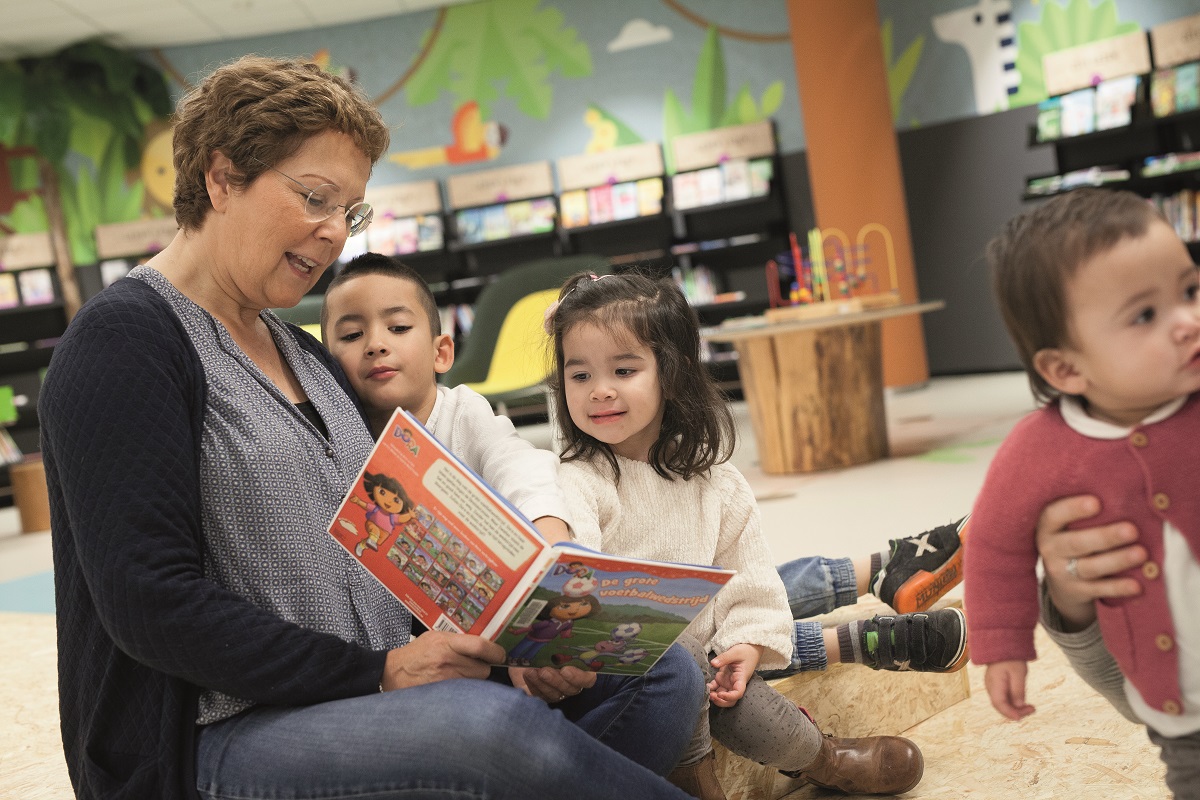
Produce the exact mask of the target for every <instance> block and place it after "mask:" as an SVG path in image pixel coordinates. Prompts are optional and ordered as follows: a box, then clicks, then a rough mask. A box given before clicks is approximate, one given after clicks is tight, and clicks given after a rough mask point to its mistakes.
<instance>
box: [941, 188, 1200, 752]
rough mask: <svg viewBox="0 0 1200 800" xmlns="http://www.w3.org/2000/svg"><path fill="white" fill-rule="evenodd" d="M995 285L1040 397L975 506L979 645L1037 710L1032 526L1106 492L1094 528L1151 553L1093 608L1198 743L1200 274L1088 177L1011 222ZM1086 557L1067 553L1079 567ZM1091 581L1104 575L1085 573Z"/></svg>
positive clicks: (1015, 711)
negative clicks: (1069, 502) (1116, 527)
mask: <svg viewBox="0 0 1200 800" xmlns="http://www.w3.org/2000/svg"><path fill="white" fill-rule="evenodd" d="M988 261H989V264H990V266H991V268H992V269H993V271H994V281H995V289H996V294H997V297H998V299H999V303H1000V307H1001V311H1002V313H1003V315H1004V321H1005V324H1006V325H1007V327H1008V331H1009V333H1010V334H1011V336H1012V338H1013V340H1014V342H1015V343H1016V346H1017V350H1018V353H1019V354H1020V357H1021V360H1022V362H1023V363H1024V365H1025V369H1026V371H1027V372H1028V374H1029V379H1030V382H1031V384H1032V387H1033V392H1034V395H1035V396H1036V398H1037V399H1038V400H1039V401H1040V402H1041V403H1042V407H1041V408H1040V409H1039V410H1037V411H1035V412H1033V413H1032V414H1030V415H1029V416H1027V417H1025V418H1024V419H1023V420H1021V421H1020V422H1019V423H1018V424H1017V426H1016V427H1015V428H1014V429H1013V431H1012V433H1011V434H1010V435H1009V436H1008V438H1007V439H1006V440H1005V441H1004V444H1003V445H1002V446H1001V447H1000V450H999V451H998V452H997V454H996V457H995V459H994V460H993V462H992V464H991V467H990V469H989V471H988V474H987V478H986V480H985V482H984V486H983V489H982V491H981V493H980V495H979V497H978V499H977V500H976V504H975V509H974V511H973V513H972V515H971V536H970V537H969V538H968V539H967V541H966V543H965V549H966V552H965V570H966V578H965V580H964V588H965V593H966V610H967V624H968V635H969V637H970V641H971V650H972V653H971V657H972V659H973V660H974V661H975V662H976V663H980V664H986V665H987V671H986V676H985V684H986V687H987V691H988V696H989V698H990V699H991V701H992V705H993V706H995V708H996V709H997V710H998V711H999V712H1000V713H1001V714H1003V715H1005V716H1006V717H1009V718H1011V719H1021V718H1022V717H1025V716H1027V715H1029V714H1032V713H1033V711H1034V709H1033V706H1031V705H1029V704H1028V703H1027V702H1026V699H1025V679H1026V662H1028V661H1031V660H1033V659H1034V658H1035V656H1036V654H1035V652H1034V647H1033V628H1034V626H1035V624H1036V623H1037V620H1038V612H1039V596H1038V580H1037V575H1036V566H1037V550H1036V547H1035V544H1034V533H1035V530H1036V527H1037V519H1038V514H1039V513H1040V512H1041V510H1042V508H1044V507H1045V506H1046V505H1047V504H1048V503H1050V502H1051V501H1053V500H1056V499H1059V498H1063V497H1069V496H1072V495H1079V494H1094V495H1096V496H1098V497H1099V498H1100V499H1101V504H1102V511H1101V512H1100V515H1099V516H1097V517H1095V518H1093V519H1091V520H1088V521H1087V523H1086V524H1087V526H1089V527H1091V526H1095V525H1102V524H1105V523H1108V522H1115V521H1119V520H1130V521H1131V522H1133V523H1134V524H1135V525H1137V527H1138V530H1139V532H1140V542H1141V544H1142V545H1144V546H1145V547H1146V549H1147V551H1148V552H1149V554H1150V558H1149V560H1147V562H1146V563H1145V564H1143V565H1141V566H1139V567H1137V568H1136V570H1133V571H1132V577H1134V578H1136V579H1137V580H1138V581H1139V582H1140V583H1141V585H1142V592H1141V594H1140V595H1139V596H1137V597H1131V598H1125V599H1120V600H1104V601H1100V602H1099V603H1097V604H1096V611H1097V615H1096V616H1097V619H1098V621H1099V630H1100V633H1101V634H1102V635H1103V639H1104V643H1105V645H1106V646H1107V648H1108V649H1109V650H1110V651H1111V653H1112V655H1113V656H1114V658H1115V659H1116V662H1117V665H1118V666H1119V667H1120V669H1121V673H1122V674H1123V675H1124V688H1125V694H1126V696H1127V697H1128V699H1129V703H1130V706H1131V707H1132V709H1133V712H1134V714H1135V715H1136V716H1137V717H1138V718H1139V719H1140V720H1141V721H1143V722H1145V723H1146V724H1147V725H1148V726H1150V728H1151V729H1153V730H1154V731H1157V732H1158V733H1159V734H1161V735H1163V736H1165V737H1175V738H1178V737H1192V742H1193V744H1192V745H1190V746H1191V747H1193V748H1194V747H1196V746H1197V744H1200V738H1198V737H1200V733H1197V732H1198V731H1200V627H1197V626H1196V625H1195V624H1194V623H1189V622H1187V621H1188V620H1194V619H1196V617H1197V615H1198V614H1200V562H1198V558H1197V554H1200V492H1198V491H1197V486H1200V459H1198V458H1197V457H1196V445H1197V443H1198V442H1200V397H1198V396H1197V395H1195V394H1194V393H1195V392H1196V391H1197V390H1200V302H1198V298H1197V292H1198V288H1200V281H1198V279H1197V270H1196V266H1195V264H1193V263H1192V258H1191V256H1190V255H1189V253H1188V249H1187V247H1186V246H1185V245H1184V243H1183V242H1182V241H1181V240H1180V238H1179V237H1178V236H1177V235H1176V233H1175V231H1174V229H1173V228H1172V227H1171V226H1170V225H1169V224H1168V223H1167V222H1166V220H1165V219H1164V218H1163V217H1162V216H1161V215H1160V214H1159V213H1158V211H1157V210H1155V208H1154V207H1153V206H1152V205H1150V204H1149V203H1148V202H1147V201H1146V200H1145V199H1144V198H1142V197H1139V196H1138V195H1135V194H1132V193H1130V192H1125V191H1116V192H1114V191H1110V190H1107V189H1080V190H1076V191H1073V192H1069V193H1067V194H1065V195H1062V196H1059V197H1057V198H1055V199H1053V200H1051V201H1049V202H1048V203H1046V204H1045V205H1043V206H1041V207H1039V208H1037V209H1036V210H1034V211H1031V212H1029V213H1026V214H1022V215H1021V216H1019V217H1017V218H1015V219H1013V220H1012V221H1010V222H1009V223H1008V224H1007V226H1006V227H1005V228H1004V230H1003V231H1002V232H1001V233H1000V235H999V236H997V237H996V238H995V239H994V240H993V241H992V242H991V244H990V245H989V246H988ZM1075 567H1076V562H1075V561H1072V562H1070V563H1069V564H1068V572H1070V573H1071V575H1072V577H1073V579H1079V577H1080V576H1079V575H1078V572H1077V570H1076V568H1075ZM1089 577H1090V576H1089Z"/></svg>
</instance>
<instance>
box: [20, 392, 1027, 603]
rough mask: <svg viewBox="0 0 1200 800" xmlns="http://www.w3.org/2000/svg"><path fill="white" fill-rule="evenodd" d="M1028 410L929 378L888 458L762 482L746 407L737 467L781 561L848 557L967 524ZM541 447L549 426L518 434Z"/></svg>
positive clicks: (912, 395)
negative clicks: (996, 457)
mask: <svg viewBox="0 0 1200 800" xmlns="http://www.w3.org/2000/svg"><path fill="white" fill-rule="evenodd" d="M1032 408H1033V402H1032V399H1031V396H1030V393H1029V388H1028V384H1027V383H1026V381H1025V377H1024V375H1023V374H1022V373H997V374H991V375H971V376H962V377H951V378H934V379H933V380H931V381H930V382H929V383H927V384H925V385H924V386H921V387H919V388H912V389H905V390H900V391H896V390H889V391H888V393H887V417H888V433H889V439H890V442H891V451H892V456H891V458H888V459H886V460H884V461H879V462H876V463H874V464H866V465H863V466H860V467H853V468H850V469H844V470H834V471H829V472H821V473H813V474H808V475H790V476H770V475H765V474H764V473H763V472H762V471H761V470H760V469H759V468H758V464H757V447H756V444H755V441H754V435H753V432H752V431H751V428H750V420H749V416H748V414H747V411H746V406H745V403H740V402H739V403H734V404H733V410H734V414H735V416H736V418H737V421H738V427H739V435H740V439H739V442H738V447H737V450H736V451H735V454H734V463H735V464H736V465H737V466H738V467H739V468H740V469H741V470H742V472H743V473H744V474H745V475H746V477H747V478H748V479H749V481H750V483H751V485H752V486H753V487H754V490H755V494H756V495H757V496H758V498H759V501H760V502H759V506H760V508H761V510H762V517H763V530H764V531H765V533H766V536H767V539H768V541H769V542H770V544H771V547H772V548H773V550H774V553H775V557H776V559H777V560H778V561H785V560H787V559H790V558H795V557H797V556H802V555H826V556H841V555H849V556H855V555H859V554H861V553H867V552H870V551H872V550H880V549H882V548H883V547H884V545H885V544H886V540H887V539H888V538H892V537H895V536H907V535H910V534H914V533H918V532H920V531H922V530H926V529H928V528H930V527H933V526H935V525H939V524H942V523H944V522H949V521H950V520H952V519H957V518H958V517H961V516H962V515H964V514H966V513H967V512H968V511H969V510H970V508H971V503H972V501H973V499H974V496H975V493H976V492H977V491H978V489H979V487H980V485H981V484H982V483H983V477H984V473H985V472H986V470H987V466H988V463H989V461H990V460H991V457H992V455H993V454H994V453H995V451H996V447H997V445H998V444H999V442H1000V440H1001V439H1002V438H1003V437H1004V435H1005V434H1006V433H1007V432H1008V430H1009V429H1010V428H1011V427H1012V425H1013V424H1014V423H1015V422H1016V420H1017V419H1019V418H1020V416H1021V415H1023V414H1024V413H1026V412H1027V411H1029V410H1031V409H1032ZM518 431H519V432H520V433H521V435H522V436H525V437H526V438H528V439H529V440H530V441H532V442H533V443H534V444H537V445H539V446H542V447H548V446H549V443H550V433H549V427H548V426H547V425H525V426H521V427H519V428H518ZM19 531H20V522H19V519H18V516H17V512H16V510H15V509H11V508H10V509H2V510H0V582H3V581H8V580H13V579H15V578H21V577H25V576H27V575H31V574H36V573H40V572H45V571H48V570H49V569H50V542H49V534H48V533H44V532H43V533H32V534H20V532H19Z"/></svg>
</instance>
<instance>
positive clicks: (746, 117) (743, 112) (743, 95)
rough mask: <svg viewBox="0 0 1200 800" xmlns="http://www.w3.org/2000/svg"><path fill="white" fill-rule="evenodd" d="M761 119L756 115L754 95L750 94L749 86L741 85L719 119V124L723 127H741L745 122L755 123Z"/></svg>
mask: <svg viewBox="0 0 1200 800" xmlns="http://www.w3.org/2000/svg"><path fill="white" fill-rule="evenodd" d="M759 119H761V117H760V116H759V113H758V103H756V102H754V95H752V94H751V93H750V85H749V84H742V88H741V89H739V90H738V93H737V94H736V95H735V96H734V98H733V103H731V104H730V106H729V108H728V110H727V111H726V112H725V116H724V117H722V118H721V122H720V124H721V125H722V126H725V125H742V124H745V123H747V122H757V121H758V120H759Z"/></svg>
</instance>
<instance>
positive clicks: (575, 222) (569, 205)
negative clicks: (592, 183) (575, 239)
mask: <svg viewBox="0 0 1200 800" xmlns="http://www.w3.org/2000/svg"><path fill="white" fill-rule="evenodd" d="M558 202H559V204H560V206H561V207H562V226H563V227H564V228H580V227H583V226H584V225H587V224H588V202H587V192H586V191H585V190H583V189H572V190H571V191H569V192H563V193H562V196H561V197H560V198H558Z"/></svg>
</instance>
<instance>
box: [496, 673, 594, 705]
mask: <svg viewBox="0 0 1200 800" xmlns="http://www.w3.org/2000/svg"><path fill="white" fill-rule="evenodd" d="M508 677H509V680H511V681H512V685H513V686H515V687H517V688H518V689H520V690H522V691H523V692H525V694H527V695H529V696H530V697H536V698H538V699H540V700H544V701H546V702H547V703H560V702H562V701H563V700H565V699H567V698H568V697H574V696H575V695H577V694H579V693H580V692H582V691H583V690H584V689H590V688H592V687H593V686H595V685H596V673H594V672H588V671H585V670H582V669H579V668H577V667H563V668H562V669H555V668H554V667H532V668H521V669H513V668H510V669H509V670H508Z"/></svg>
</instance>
